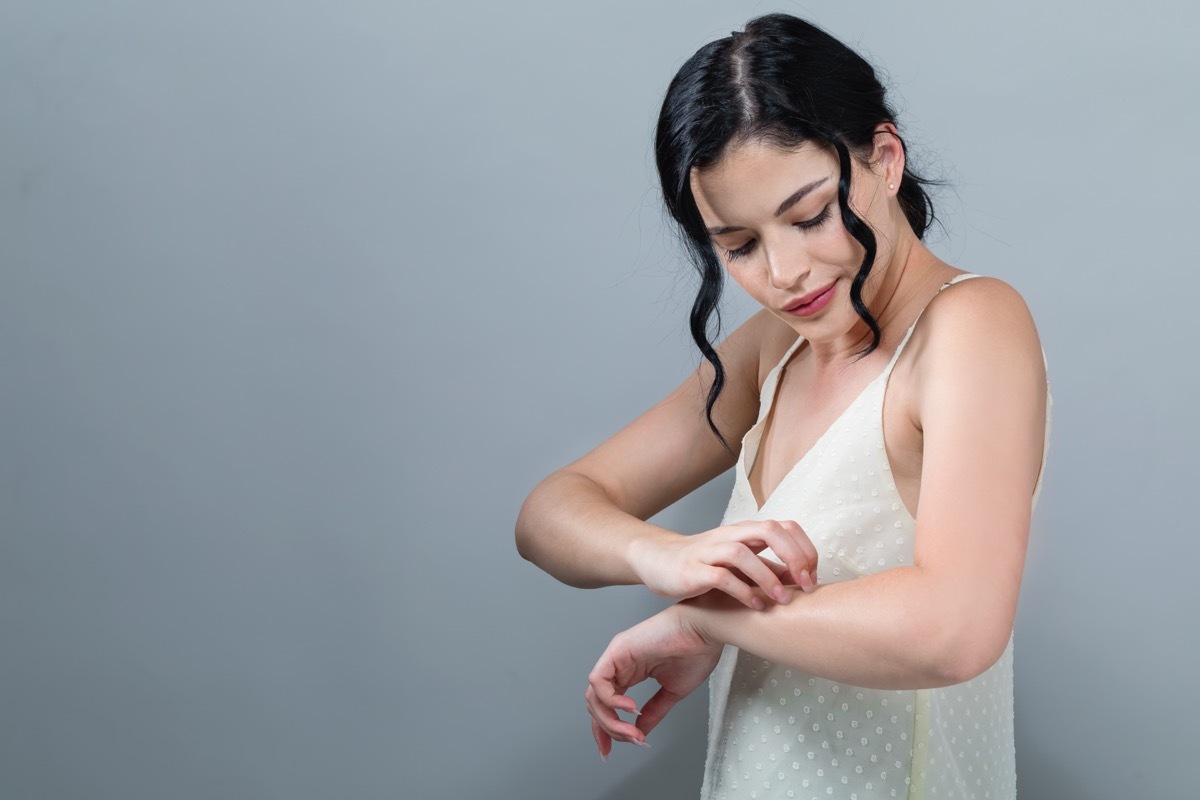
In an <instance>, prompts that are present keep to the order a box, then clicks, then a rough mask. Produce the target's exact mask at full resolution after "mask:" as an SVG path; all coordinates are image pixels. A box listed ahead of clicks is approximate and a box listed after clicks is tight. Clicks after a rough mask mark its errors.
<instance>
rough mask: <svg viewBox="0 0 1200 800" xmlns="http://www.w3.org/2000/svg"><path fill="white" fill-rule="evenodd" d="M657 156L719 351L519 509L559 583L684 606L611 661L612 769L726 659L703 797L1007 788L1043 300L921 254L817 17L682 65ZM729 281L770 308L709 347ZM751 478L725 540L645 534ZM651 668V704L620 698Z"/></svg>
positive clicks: (875, 100)
mask: <svg viewBox="0 0 1200 800" xmlns="http://www.w3.org/2000/svg"><path fill="white" fill-rule="evenodd" d="M656 156H657V163H658V169H659V175H660V178H661V181H662V188H663V193H664V197H665V199H666V204H667V208H668V209H669V211H670V213H671V215H672V217H673V218H674V219H675V221H676V222H677V223H678V224H679V226H680V228H681V229H682V232H683V233H684V240H685V241H686V242H687V244H688V246H689V249H690V250H691V253H692V256H693V258H694V260H695V263H696V264H697V265H698V267H699V270H700V273H701V277H702V285H701V288H700V292H699V295H698V297H697V299H696V302H695V305H694V306H693V310H692V316H691V330H692V335H693V337H694V338H695V340H696V342H697V344H698V345H699V348H700V350H701V352H702V353H703V355H704V357H705V362H704V363H703V364H702V366H701V368H700V369H699V370H697V371H696V373H695V374H694V375H693V376H691V377H690V378H689V379H688V380H686V381H685V382H684V383H683V385H681V386H680V387H679V388H678V389H676V390H675V391H674V392H673V393H672V394H671V395H669V396H668V397H667V398H666V399H665V400H663V401H662V402H661V403H659V404H658V405H656V406H654V407H653V408H651V409H650V410H649V411H647V412H646V413H645V414H643V415H642V416H641V417H639V418H638V419H637V420H635V421H634V422H633V423H631V424H630V425H629V426H627V427H626V428H625V429H624V430H622V431H620V432H618V433H617V434H616V435H615V436H613V437H612V438H611V439H609V440H608V441H606V442H604V443H603V444H601V445H600V446H599V447H597V448H596V449H595V450H593V451H592V452H591V453H588V454H587V455H586V456H584V457H583V458H581V459H580V460H578V461H576V462H575V463H573V464H571V465H569V466H567V467H564V468H563V469H561V470H559V471H558V472H556V473H554V474H553V475H551V476H550V477H548V478H547V479H546V480H545V481H543V482H542V483H541V484H540V485H539V486H538V487H537V488H536V489H535V490H534V491H533V492H532V493H531V494H530V496H529V498H528V499H527V500H526V502H525V504H524V506H523V507H522V509H521V514H520V517H519V519H518V521H517V542H518V548H519V550H520V552H521V553H522V555H524V556H525V557H526V558H528V559H530V560H532V561H533V562H535V563H536V564H538V565H539V566H540V567H542V568H543V569H545V570H546V571H548V572H550V573H551V574H552V575H554V576H555V577H557V578H559V579H560V580H562V581H564V582H566V583H569V584H572V585H575V586H601V585H609V584H628V583H644V584H646V585H647V586H648V587H649V588H650V589H652V590H653V591H655V592H656V593H658V594H660V595H662V596H664V597H668V598H673V599H676V600H678V601H679V602H678V603H676V604H675V605H673V606H671V607H669V608H668V609H667V610H665V611H663V612H662V613H660V614H657V615H655V616H654V617H651V618H650V619H648V620H646V621H645V622H642V623H641V624H639V625H637V626H635V627H633V628H631V629H629V630H627V631H625V632H623V633H621V634H619V635H618V636H617V637H616V638H614V639H613V640H612V642H611V643H610V645H609V647H608V648H607V650H605V652H604V654H603V655H602V656H601V658H600V660H599V662H598V663H597V664H596V667H595V669H594V670H593V671H592V673H591V675H590V677H589V686H588V689H587V691H586V697H587V705H588V709H589V711H590V713H591V716H592V728H593V733H594V735H595V738H596V743H597V746H598V747H599V749H600V753H601V755H602V756H603V757H607V755H608V753H609V751H610V749H611V747H612V742H613V741H614V740H616V741H621V742H629V743H632V744H638V745H643V746H644V745H645V737H646V734H648V733H649V732H650V731H651V730H652V729H653V728H654V726H655V725H657V724H658V722H659V721H660V720H661V719H662V718H663V716H664V715H665V714H666V713H667V712H668V711H669V710H670V708H671V707H672V706H673V705H674V704H675V703H676V702H677V701H678V700H679V699H681V698H682V697H684V696H685V695H687V694H688V693H689V692H691V691H692V690H693V689H695V688H697V687H698V686H699V685H700V684H701V683H702V682H703V681H704V680H705V679H707V678H709V677H710V675H711V681H710V687H711V701H712V706H711V711H710V725H709V748H708V761H707V764H706V768H705V775H704V788H703V794H704V796H705V797H712V798H721V797H725V798H740V797H756V798H766V797H804V798H809V797H813V798H827V797H830V796H832V797H838V798H869V797H927V796H936V797H964V798H970V797H978V798H984V797H987V798H993V799H998V798H1005V797H1013V796H1014V795H1015V765H1014V758H1013V729H1012V672H1011V655H1012V649H1011V648H1012V639H1011V636H1012V625H1013V618H1014V615H1015V612H1016V606H1017V595H1018V590H1019V588H1020V582H1021V571H1022V567H1023V563H1024V558H1025V549H1026V541H1027V538H1028V532H1029V524H1030V515H1031V512H1032V509H1033V505H1034V503H1035V501H1036V498H1037V494H1038V490H1039V489H1040V484H1041V469H1042V464H1043V462H1044V458H1045V448H1046V445H1047V437H1048V433H1049V408H1050V397H1049V393H1048V390H1047V383H1046V374H1045V363H1044V355H1043V353H1042V350H1041V347H1040V344H1039V341H1038V337H1037V332H1036V329H1035V327H1034V324H1033V321H1032V319H1031V318H1030V315H1029V312H1028V309H1027V308H1026V306H1025V303H1024V302H1023V300H1022V299H1021V297H1020V295H1018V294H1017V292H1016V291H1015V290H1013V289H1012V288H1011V287H1010V286H1008V285H1007V284H1005V283H1003V282H1002V281H999V280H996V279H993V278H987V277H979V276H975V275H972V274H970V273H966V272H963V271H962V270H959V269H956V268H954V267H952V266H950V265H948V264H946V263H944V262H943V261H941V260H940V259H939V258H937V257H936V256H935V255H934V254H933V253H931V252H930V251H929V250H928V249H927V248H926V247H925V246H924V245H923V244H922V243H921V237H922V235H923V234H924V232H925V230H926V228H927V227H928V225H929V222H930V220H931V213H932V206H931V204H930V202H929V199H928V197H927V195H926V193H925V191H924V187H923V182H922V180H921V178H919V177H918V176H917V175H916V174H915V173H914V172H913V171H912V170H911V169H910V167H909V165H908V163H907V160H906V151H905V147H904V144H903V141H902V139H901V138H900V134H899V131H898V129H897V126H896V121H895V115H894V114H893V112H892V111H891V110H890V108H889V107H888V105H887V103H886V101H885V97H884V92H883V89H882V87H881V86H880V84H879V82H878V80H877V79H876V77H875V74H874V72H873V70H872V69H871V67H870V66H869V65H868V64H867V63H866V62H865V61H863V60H862V59H861V58H860V57H859V56H858V55H857V54H855V53H854V52H853V51H851V50H849V49H848V48H846V47H845V46H844V45H843V44H841V43H840V42H838V41H836V40H835V39H833V38H832V37H830V36H829V35H828V34H826V33H824V32H823V31H821V30H820V29H818V28H815V27H814V26H812V25H810V24H808V23H806V22H803V21H801V20H798V19H795V18H793V17H789V16H786V15H781V14H776V15H770V16H766V17H761V18H759V19H755V20H753V21H751V22H750V23H749V24H748V25H747V27H746V30H745V32H743V33H735V34H733V35H732V36H730V37H728V38H725V39H721V40H718V41H715V42H712V43H710V44H708V45H706V46H704V47H702V48H701V49H700V50H699V51H698V52H697V53H696V54H695V55H694V56H693V57H692V58H691V59H690V60H688V62H687V63H685V64H684V66H683V67H682V68H681V69H680V71H679V73H678V74H677V75H676V76H675V79H674V80H673V81H672V83H671V85H670V88H669V89H668V92H667V96H666V99H665V101H664V103H663V107H662V112H661V115H660V117H659V123H658V132H657V141H656ZM725 273H728V275H729V277H731V278H732V279H733V280H734V281H736V282H737V283H738V284H739V285H740V286H741V287H742V288H743V289H745V291H746V292H747V293H748V294H749V295H750V296H751V297H753V298H754V299H755V300H756V301H757V302H758V303H760V304H761V305H762V307H763V308H762V310H761V311H759V312H758V313H757V314H755V315H754V316H753V317H751V318H750V320H749V321H747V322H746V323H745V324H743V325H742V326H741V327H739V328H738V329H737V330H735V331H734V332H733V333H732V334H730V335H729V336H728V337H727V338H726V339H725V340H724V341H722V342H721V343H720V344H719V345H717V346H715V347H714V346H713V344H712V343H711V342H710V341H709V328H710V325H709V321H710V318H711V315H712V313H713V311H714V309H715V308H716V305H717V302H718V296H719V291H720V287H721V281H722V277H723V275H724V274H725ZM918 322H919V324H918ZM739 441H740V442H741V448H740V450H738V449H736V448H733V447H731V446H730V443H731V442H739ZM647 442H653V443H654V444H653V446H651V447H647V446H646V444H647ZM733 466H736V479H735V486H734V490H733V496H732V498H731V500H730V502H729V507H728V510H727V512H726V514H725V518H724V519H723V520H722V524H721V525H720V526H719V527H716V528H714V529H712V530H710V531H707V532H704V533H700V534H696V535H692V536H683V535H680V534H677V533H674V532H671V531H668V530H665V529H663V528H660V527H657V526H654V525H651V524H648V523H647V522H645V520H646V519H647V518H649V517H650V516H652V515H653V514H655V513H657V512H658V511H660V510H661V509H663V508H665V507H666V506H668V505H670V504H671V503H673V502H675V501H676V500H678V499H679V498H681V497H683V496H684V495H686V494H688V493H689V492H691V491H692V490H694V489H696V488H697V487H699V486H701V485H703V484H704V483H706V482H707V481H709V480H711V479H712V478H714V477H715V476H717V475H719V474H721V473H722V472H724V471H725V470H726V469H728V468H730V467H733ZM648 678H653V679H655V680H656V681H657V682H658V683H659V684H660V685H661V688H660V689H659V691H658V693H657V694H655V695H654V696H653V697H652V699H650V700H649V701H648V702H647V703H646V704H645V705H644V706H643V707H642V708H641V709H640V710H639V709H637V708H636V706H635V703H634V702H633V701H632V700H631V699H630V698H629V697H627V696H626V695H625V692H626V690H627V689H628V688H629V687H631V686H634V685H636V684H638V683H640V682H641V681H643V680H646V679H648ZM620 711H626V712H633V713H635V714H636V715H637V716H636V717H635V718H633V719H631V720H629V721H626V720H624V719H622V718H621V717H620V716H619V715H618V712H620Z"/></svg>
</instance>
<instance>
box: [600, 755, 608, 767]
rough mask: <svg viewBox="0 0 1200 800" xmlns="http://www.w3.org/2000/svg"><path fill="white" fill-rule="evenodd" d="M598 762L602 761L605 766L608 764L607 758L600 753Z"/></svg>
mask: <svg viewBox="0 0 1200 800" xmlns="http://www.w3.org/2000/svg"><path fill="white" fill-rule="evenodd" d="M600 760H601V761H603V762H604V763H605V764H607V763H608V756H607V755H605V754H604V753H601V754H600Z"/></svg>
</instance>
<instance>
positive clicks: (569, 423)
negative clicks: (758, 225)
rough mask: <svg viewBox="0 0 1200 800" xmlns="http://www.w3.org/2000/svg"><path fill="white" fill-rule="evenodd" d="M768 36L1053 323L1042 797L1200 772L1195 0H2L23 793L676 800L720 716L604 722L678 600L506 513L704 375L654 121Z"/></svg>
mask: <svg viewBox="0 0 1200 800" xmlns="http://www.w3.org/2000/svg"><path fill="white" fill-rule="evenodd" d="M968 5H969V6H970V8H969V10H968V9H967V8H964V6H968ZM777 8H778V9H783V10H790V11H792V12H794V13H798V14H801V15H805V16H810V17H811V18H812V19H814V20H815V21H817V22H819V23H820V24H822V25H824V26H825V27H826V28H828V29H829V30H830V31H831V32H833V33H834V34H835V35H838V36H840V37H842V38H844V39H845V40H846V41H848V42H850V43H852V44H856V45H858V46H860V47H861V49H862V50H863V51H864V53H866V54H867V55H868V56H869V57H871V58H872V59H873V60H874V61H875V62H876V63H878V64H880V65H882V66H884V67H885V68H886V70H887V73H888V75H889V79H890V84H891V85H892V87H893V89H894V90H895V91H896V93H897V94H896V96H895V97H896V101H897V104H898V105H899V106H900V108H901V122H902V124H903V126H904V129H905V130H906V132H907V134H908V136H909V139H910V141H911V142H912V143H913V145H914V150H915V151H916V153H915V154H916V155H917V157H918V158H919V159H920V160H921V162H922V163H923V164H924V165H925V166H926V167H927V168H928V171H929V172H931V173H932V174H934V175H939V176H942V177H945V178H948V179H949V180H951V181H952V184H953V186H952V188H951V189H949V190H947V191H945V192H943V193H942V194H941V196H940V200H941V210H942V212H943V217H944V219H945V221H946V232H945V233H944V234H941V233H939V235H938V236H937V237H935V241H934V244H935V249H937V251H938V252H939V253H941V254H942V255H943V256H944V257H946V258H947V259H948V260H950V261H951V262H952V263H954V264H956V265H957V266H960V267H964V268H967V269H970V270H972V271H976V272H981V273H985V274H989V275H995V276H998V277H1001V278H1004V279H1005V280H1007V281H1009V282H1010V283H1012V284H1013V285H1014V286H1016V287H1017V288H1018V289H1019V290H1020V291H1021V292H1022V293H1023V294H1024V295H1025V297H1026V299H1027V300H1028V302H1029V304H1030V306H1031V308H1032V309H1033V312H1034V315H1035V317H1036V319H1037V320H1038V323H1039V327H1040V330H1041V333H1042V337H1043V342H1044V345H1045V349H1046V351H1047V354H1048V357H1049V363H1050V377H1051V388H1052V391H1053V394H1054V398H1055V412H1056V416H1055V420H1054V435H1053V441H1052V445H1051V451H1050V460H1049V464H1048V467H1047V475H1046V482H1045V486H1044V489H1043V495H1042V500H1041V505H1040V507H1039V508H1038V511H1037V515H1036V519H1035V528H1034V536H1033V540H1032V544H1031V550H1030V555H1029V562H1028V569H1027V573H1026V584H1025V587H1024V592H1023V596H1022V600H1021V607H1020V615H1019V619H1018V632H1017V645H1016V653H1017V687H1016V690H1017V736H1018V741H1017V746H1018V759H1019V760H1018V770H1019V774H1020V785H1021V792H1022V797H1025V798H1057V799H1058V800H1074V799H1075V798H1127V797H1147V798H1174V797H1183V796H1191V795H1192V794H1193V793H1194V792H1195V783H1194V781H1195V760H1194V755H1193V750H1194V748H1195V745H1196V743H1197V737H1196V732H1195V727H1194V723H1195V720H1196V719H1197V715H1198V712H1200V706H1198V702H1197V699H1196V698H1197V695H1196V692H1195V690H1194V673H1195V669H1196V666H1197V663H1198V661H1200V658H1198V656H1200V633H1198V631H1200V626H1198V625H1197V624H1196V620H1195V616H1196V611H1197V609H1200V588H1198V587H1200V582H1198V581H1197V580H1196V579H1195V570H1196V565H1197V561H1198V559H1200V545H1198V544H1197V532H1198V531H1197V525H1196V512H1195V510H1194V506H1195V497H1194V495H1191V492H1194V491H1195V484H1196V480H1197V478H1198V477H1200V470H1198V469H1197V466H1196V456H1197V445H1198V443H1200V436H1198V435H1197V433H1198V431H1197V422H1196V415H1195V409H1196V408H1197V404H1198V401H1200V396H1198V392H1197V382H1196V377H1195V363H1196V356H1195V352H1194V350H1193V346H1192V343H1193V342H1194V339H1195V336H1194V329H1195V323H1194V319H1195V305H1196V294H1197V291H1198V290H1200V281H1197V278H1196V277H1195V269H1196V268H1195V246H1194V242H1193V238H1194V234H1193V231H1194V229H1195V227H1194V226H1195V216H1196V211H1197V204H1196V201H1195V197H1196V192H1197V177H1198V174H1197V172H1198V171H1197V170H1196V168H1195V159H1194V157H1193V154H1192V152H1191V151H1192V147H1191V142H1192V141H1193V139H1194V138H1195V132H1196V130H1198V129H1200V116H1198V113H1197V109H1196V103H1195V90H1194V83H1193V81H1194V78H1195V75H1196V74H1197V63H1196V62H1197V59H1196V56H1195V55H1194V54H1195V52H1196V46H1195V42H1196V38H1197V36H1196V34H1197V27H1198V26H1197V20H1198V17H1200V14H1198V12H1197V10H1196V7H1195V6H1194V5H1193V4H1189V3H1184V2H1182V0H1181V1H1180V2H1167V1H1166V0H1159V1H1158V2H1148V3H1142V4H1139V5H1138V6H1137V10H1136V11H1135V10H1132V9H1133V8H1134V7H1133V6H1131V5H1130V4H1128V3H1112V4H1108V3H1090V2H1081V1H1080V0H1076V1H1075V2H1062V3H1047V4H1040V3H1039V4H1034V3H1027V2H1019V3H991V4H986V5H985V4H976V3H972V4H962V3H950V2H920V3H903V4H900V3H883V2H880V3H873V2H872V3H865V2H858V3H836V4H835V3H829V4H824V3H807V4H798V3H780V4H779V5H777V6H776V5H766V4H763V3H757V2H740V3H739V2H730V1H729V0H723V1H722V2H719V3H718V2H701V1H699V0H688V1H687V2H683V1H682V0H672V2H662V3H652V4H643V3H640V2H633V0H622V1H621V2H607V3H592V4H575V3H566V4H564V3H551V2H522V3H520V4H517V5H513V4H498V3H469V4H462V3H459V4H443V5H441V6H440V7H435V5H434V4H432V3H428V4H422V5H420V6H413V5H409V4H396V3H384V2H376V1H373V0H339V2H312V1H311V0H305V1H303V2H298V1H295V0H289V2H283V0H274V1H273V2H266V1H264V0H260V1H259V2H252V3H246V2H244V0H205V2H199V0H188V2H149V1H148V0H143V1H141V2H138V1H137V0H125V1H124V2H117V1H116V0H113V1H111V2H96V0H87V1H85V0H75V1H69V0H57V1H56V2H46V1H45V0H4V2H3V3H0V797H3V798H6V800H7V799H8V798H74V797H80V798H82V797H86V798H91V799H92V800H100V799H101V798H131V797H132V798H143V797H145V798H157V797H173V798H211V797H222V798H237V797H246V798H276V797H278V798H292V799H298V798H330V797H355V798H398V797H412V798H424V797H454V798H485V797H486V798H496V797H529V798H617V797H629V798H640V797H644V798H676V797H678V798H689V797H694V796H695V795H696V792H697V789H698V785H699V778H700V767H701V762H702V759H703V752H702V750H703V744H702V743H703V738H704V726H705V720H704V713H705V711H704V698H703V697H695V698H693V699H692V700H691V701H689V703H687V704H686V705H684V706H682V707H680V708H679V709H678V710H677V711H676V712H675V714H674V716H673V718H671V719H669V720H668V722H667V723H665V724H664V726H663V727H662V728H661V729H660V730H659V731H658V732H656V733H655V734H654V735H653V736H652V737H651V741H652V742H653V743H654V747H653V749H651V750H649V751H640V750H636V749H633V748H618V750H617V752H616V753H615V755H614V757H613V759H612V760H611V761H610V763H609V764H608V765H602V764H601V763H600V760H599V759H598V758H597V757H596V755H595V752H594V746H593V744H592V741H591V737H590V734H589V731H588V725H587V718H586V716H585V714H584V710H583V700H582V691H583V688H584V676H585V675H586V673H587V671H588V669H589V668H590V666H591V664H592V663H593V662H594V660H595V659H596V657H597V656H598V655H599V653H600V651H601V649H602V648H603V646H604V644H605V643H606V642H607V640H608V638H609V637H610V636H611V635H612V634H613V633H615V632H616V631H618V630H620V629H622V628H624V627H627V626H628V625H630V624H632V623H634V622H635V621H637V620H639V619H641V618H643V617H645V616H646V615H648V614H650V613H652V612H653V611H654V610H655V609H656V608H658V607H660V604H659V601H657V600H656V599H655V598H653V597H652V596H650V595H649V593H647V592H646V591H645V590H644V589H639V588H623V589H609V590H603V591H597V592H582V591H577V590H572V589H569V588H566V587H564V586H561V585H559V584H557V583H555V582H554V581H553V580H551V579H550V578H549V577H547V576H545V575H544V574H542V573H541V572H539V571H538V570H537V569H535V568H534V567H533V566H531V565H529V564H527V563H525V562H523V561H521V560H520V559H519V557H518V556H517V555H516V553H515V550H514V547H513V545H512V523H513V520H514V519H515V516H516V513H517V509H518V507H519V504H520V502H521V500H522V499H523V498H524V495H525V494H526V493H527V492H528V491H529V489H530V488H532V486H533V485H534V484H535V483H536V481H537V480H539V479H540V478H541V477H542V476H544V475H545V474H547V473H548V472H550V471H551V470H552V469H554V468H556V467H558V466H560V465H561V464H563V463H565V462H567V461H568V460H570V459H572V458H574V457H576V456H578V455H580V454H581V453H583V452H585V451H586V450H587V449H588V448H590V447H591V446H593V445H594V444H595V443H597V442H598V441H599V440H600V439H601V438H603V437H604V436H606V435H607V434H609V433H611V432H612V431H614V430H615V429H616V428H617V427H619V426H620V425H622V424H623V423H625V422H626V421H628V420H629V419H631V418H632V417H633V416H635V415H636V414H637V413H639V412H640V411H641V410H642V409H644V408H646V407H648V406H649V405H650V404H651V403H653V402H654V401H655V400H657V399H658V398H659V397H660V396H662V395H663V394H665V393H666V392H667V391H668V390H669V389H670V388H672V387H673V386H675V385H676V384H677V383H678V382H679V381H680V380H681V379H682V378H683V376H684V375H685V374H687V373H688V372H689V371H690V370H691V369H692V368H693V367H694V366H695V364H696V363H697V355H696V353H695V352H694V350H693V348H692V346H691V344H690V341H689V340H688V338H687V336H686V334H685V327H684V321H685V318H686V311H687V307H688V305H689V303H690V295H691V291H692V286H693V284H692V281H691V279H690V277H689V275H688V271H687V267H686V265H685V264H684V263H683V261H682V260H681V258H680V256H679V255H678V253H677V250H676V249H675V247H674V244H673V241H672V238H671V234H670V232H669V231H668V230H667V229H666V228H665V227H664V226H663V225H662V215H661V212H660V210H659V205H658V199H657V196H656V193H655V188H654V178H653V172H652V168H651V161H650V158H649V140H650V132H651V129H652V125H653V119H654V115H655V113H656V106H657V104H658V102H659V100H660V97H661V94H662V91H663V90H664V88H665V86H666V84H667V81H668V80H669V78H670V76H671V75H672V74H673V72H674V70H675V69H676V68H677V67H678V66H679V64H680V63H682V61H683V59H684V58H685V57H686V56H687V55H689V54H690V53H691V52H693V51H694V50H695V48H697V47H698V46H700V45H701V44H703V43H704V42H706V41H709V40H710V39H712V38H715V37H717V36H723V35H726V34H728V32H729V31H730V30H732V29H734V28H738V27H740V26H741V25H742V23H743V22H744V21H745V20H746V19H747V18H749V17H750V16H753V15H755V14H758V13H763V12H766V11H770V10H774V9H777ZM752 305H753V304H752V302H751V301H749V300H748V299H746V298H744V297H739V296H737V295H736V294H731V295H730V298H729V302H728V306H727V309H726V312H727V316H726V320H727V325H729V326H732V325H733V324H735V323H736V322H737V321H738V320H740V319H742V318H744V317H745V316H747V315H748V314H749V313H750V312H751V311H753V308H752ZM728 488H729V484H728V478H726V479H724V480H718V481H715V482H714V484H713V485H711V486H710V487H707V488H706V489H705V490H703V491H701V492H699V493H698V494H697V495H696V496H694V497H693V498H689V499H688V500H687V501H686V502H684V503H681V504H679V505H678V506H677V507H675V508H673V509H670V510H669V511H668V512H665V513H664V514H663V515H662V521H663V523H664V524H667V525H671V526H674V527H675V528H677V529H679V530H682V531H699V530H704V529H706V528H708V527H711V525H712V524H714V522H715V521H716V520H717V519H718V518H719V515H720V513H721V511H722V510H723V508H724V501H725V498H726V493H727V492H728Z"/></svg>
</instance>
